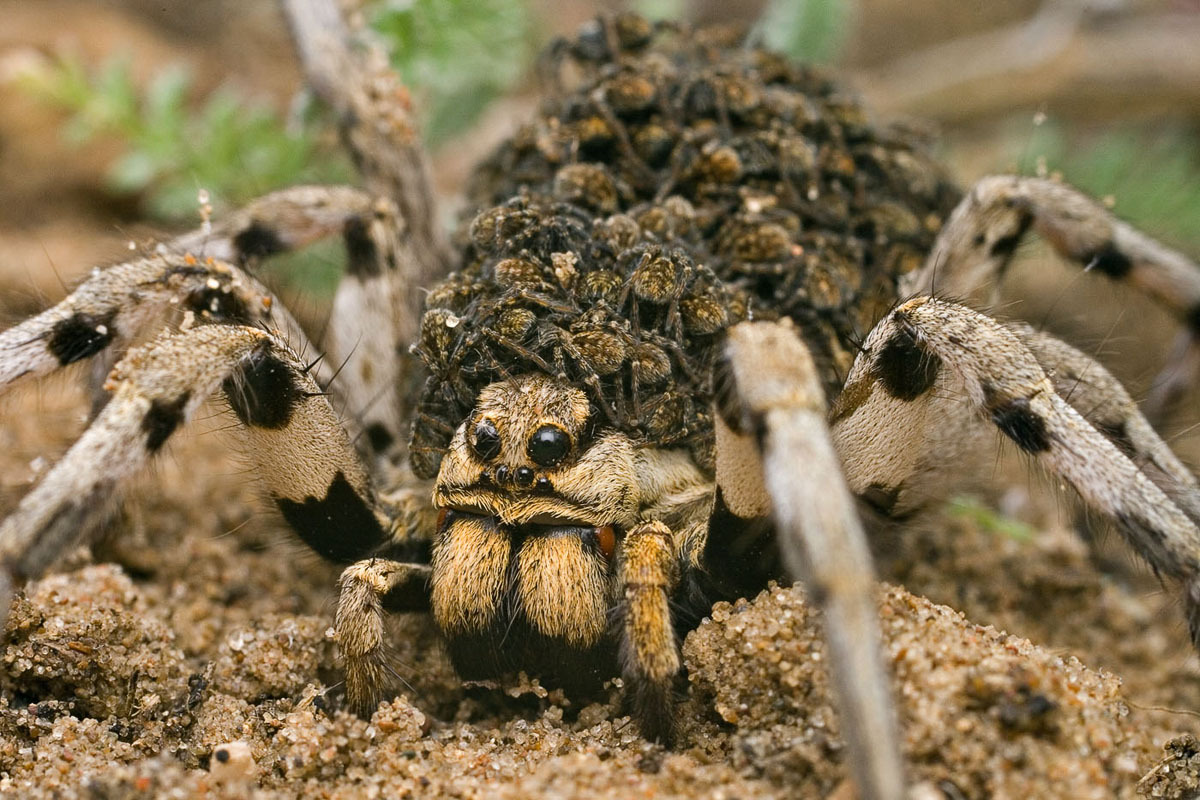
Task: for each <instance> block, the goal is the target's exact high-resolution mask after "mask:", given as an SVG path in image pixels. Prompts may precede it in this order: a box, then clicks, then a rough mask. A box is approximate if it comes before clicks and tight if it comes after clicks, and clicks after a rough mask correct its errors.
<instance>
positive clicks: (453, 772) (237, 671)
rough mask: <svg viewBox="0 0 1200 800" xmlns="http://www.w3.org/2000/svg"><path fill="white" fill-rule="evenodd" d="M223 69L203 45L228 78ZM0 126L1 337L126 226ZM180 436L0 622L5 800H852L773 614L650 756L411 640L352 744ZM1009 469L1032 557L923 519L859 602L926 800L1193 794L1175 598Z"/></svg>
mask: <svg viewBox="0 0 1200 800" xmlns="http://www.w3.org/2000/svg"><path fill="white" fill-rule="evenodd" d="M22 5H23V4H21V3H16V2H0V18H4V19H6V23H5V26H4V27H5V29H6V31H9V32H10V33H9V35H8V38H5V36H4V35H0V64H2V63H4V61H3V59H4V57H6V56H11V55H12V54H13V53H14V52H15V49H16V48H17V46H16V45H14V44H13V43H14V42H17V43H22V44H20V47H25V46H27V45H28V44H29V42H30V41H31V38H30V37H32V36H33V34H30V33H29V31H30V30H35V31H36V30H41V26H39V25H38V24H36V22H35V21H31V22H29V23H28V24H27V26H26V36H25V38H24V39H22V38H21V34H20V33H18V32H17V29H18V26H17V21H18V17H17V16H13V15H14V14H17V12H18V9H19V8H20V7H21V6H22ZM97 5H99V4H97ZM147 5H155V4H147ZM225 5H226V6H232V4H231V3H226V4H225ZM87 7H88V5H87V4H78V3H75V4H72V3H62V4H61V9H60V14H59V17H58V18H59V19H60V21H61V24H60V25H59V26H58V27H57V28H56V31H58V32H59V33H60V34H61V35H64V36H69V35H71V31H72V30H75V31H76V34H77V35H78V36H79V38H80V39H81V40H83V41H91V40H92V39H94V38H95V37H97V36H100V35H101V34H103V33H104V32H105V31H112V32H113V33H111V36H113V37H115V38H117V39H121V37H126V36H132V35H143V34H144V35H145V36H147V37H150V38H152V39H153V41H152V42H150V43H147V44H146V45H145V47H144V48H143V47H141V46H140V45H139V51H143V50H144V52H147V53H151V54H154V53H157V54H159V55H156V56H153V58H159V57H160V56H162V52H163V51H162V50H160V49H156V48H158V47H159V46H160V45H161V46H163V47H169V48H171V51H172V52H188V48H187V46H186V45H184V44H181V43H180V41H181V40H183V39H185V38H186V37H182V36H178V37H176V38H174V39H172V37H171V36H170V35H169V34H164V33H163V32H162V31H161V30H160V29H158V28H155V29H153V30H151V29H150V28H148V27H146V26H144V25H142V23H140V22H136V20H137V19H140V18H137V17H135V16H134V15H132V14H130V13H128V12H126V11H123V10H122V8H121V6H120V5H119V4H105V5H104V6H103V9H104V10H103V11H97V12H96V13H97V14H99V15H100V16H97V17H90V18H89V17H88V16H87V15H86V14H84V15H83V16H82V17H81V16H80V14H79V13H78V12H79V10H80V9H81V8H87ZM110 18H111V19H117V20H118V22H116V23H113V24H112V25H111V26H107V23H105V25H101V24H100V22H97V20H100V21H104V20H109V19H110ZM42 19H44V18H42ZM121 20H124V22H121ZM130 20H134V21H133V22H130ZM10 23H11V24H10ZM202 23H203V20H199V19H198V20H194V21H193V22H192V23H189V24H194V25H201V24H202ZM215 27H216V26H215V25H214V28H215ZM263 30H264V31H266V32H267V33H264V34H263V35H264V36H267V37H268V40H269V41H275V40H273V39H270V38H269V35H268V34H269V26H266V27H264V29H263ZM130 31H132V32H133V33H130ZM85 34H88V35H85ZM89 36H91V37H92V38H91V39H89ZM164 41H165V42H166V43H167V44H166V45H162V43H163V42H164ZM97 47H99V45H97ZM265 49H266V51H267V54H266V55H265V56H264V58H266V59H267V60H268V61H269V60H270V59H271V57H272V56H271V47H270V46H267V47H265ZM243 51H245V52H249V50H248V49H247V48H244V47H243V48H238V47H235V46H234V45H232V44H231V45H229V50H228V52H229V53H230V54H231V55H230V56H229V57H230V58H234V57H240V56H238V54H239V53H242V52H243ZM97 52H100V50H99V49H97ZM162 57H165V56H162ZM246 58H247V59H249V61H253V57H252V56H246ZM274 58H275V60H276V61H278V59H279V56H278V53H277V52H276V53H275V56H274ZM253 70H254V67H252V66H245V67H244V70H243V71H244V72H247V73H251V72H253ZM268 82H269V81H268ZM2 83H3V82H2V81H0V84H2ZM273 85H274V86H275V87H276V88H277V89H280V90H281V91H285V90H283V89H281V88H280V87H283V86H290V85H293V81H292V80H291V78H288V80H286V81H281V82H280V83H277V84H273ZM0 111H2V113H0V144H2V145H3V146H2V147H0V187H3V188H2V189H0V207H3V208H4V209H5V210H4V212H3V214H0V217H2V220H0V313H3V314H5V315H6V316H8V317H10V318H15V317H17V316H19V315H22V314H25V313H30V312H31V311H33V310H36V309H38V308H41V307H43V306H44V305H45V304H46V303H47V302H49V301H51V300H53V299H54V298H57V297H59V296H61V294H62V293H63V291H64V290H63V285H64V284H69V283H71V282H72V281H73V280H74V278H75V276H78V275H79V274H81V273H82V272H85V271H86V270H87V269H90V268H91V266H92V265H93V264H95V263H104V262H106V261H110V260H112V259H114V258H118V257H119V256H120V253H121V251H122V247H123V246H124V241H125V240H127V239H128V238H129V236H130V229H129V228H128V224H129V211H128V209H127V208H121V207H111V206H101V205H98V204H97V203H96V198H97V197H99V196H100V195H99V193H98V191H97V188H96V187H97V185H98V184H99V176H100V173H101V167H100V164H101V163H102V162H103V153H98V152H97V151H89V152H88V153H85V154H79V155H71V156H64V155H63V154H62V151H61V150H60V149H59V148H57V146H54V147H52V146H51V144H52V142H50V140H51V139H52V137H51V136H49V135H47V133H46V131H48V130H53V127H54V119H53V118H52V117H47V116H46V114H45V112H44V111H38V110H36V109H33V108H31V107H30V106H28V101H27V100H25V99H22V98H21V97H20V96H19V95H17V94H15V93H13V92H12V91H11V89H6V88H4V87H3V86H2V85H0ZM39 114H40V115H41V116H37V115H39ZM30 115H34V116H30ZM56 153H57V155H56ZM56 272H57V273H61V274H56ZM1097 316H1102V315H1097ZM1160 338H1162V337H1160ZM79 377H80V374H79V372H78V370H73V371H70V374H68V375H67V376H64V377H61V378H54V379H51V380H49V381H46V382H44V383H42V384H41V385H39V386H37V387H32V388H27V389H24V390H22V391H19V392H17V393H16V394H15V395H13V396H10V397H5V398H3V399H0V515H3V514H5V513H7V512H8V511H10V510H11V509H12V508H13V507H14V506H15V504H16V503H17V502H18V500H19V498H20V497H21V496H22V495H23V494H24V493H25V492H26V491H27V490H28V488H29V486H30V484H31V482H32V481H33V480H34V479H35V478H36V476H37V475H38V474H40V473H41V472H42V471H43V470H44V469H45V467H46V465H47V464H48V463H52V462H53V460H54V459H55V458H57V457H58V456H59V455H61V453H62V452H63V451H64V450H65V448H66V447H67V446H68V445H69V443H70V442H71V441H72V440H73V439H74V438H75V437H76V436H77V435H78V434H79V432H80V431H81V430H82V428H83V426H84V424H85V414H86V403H85V401H84V398H83V395H82V393H81V392H80V390H79V388H78V386H79V383H80V381H79V380H78V379H79ZM202 416H205V417H206V418H205V419H203V420H201V421H200V422H199V423H197V424H195V425H193V426H192V428H191V431H190V432H189V433H187V434H184V435H182V436H180V437H178V438H177V440H176V441H175V442H174V443H173V444H172V445H171V446H169V447H168V452H167V453H165V455H164V457H162V458H161V459H160V460H159V461H158V466H157V468H156V469H155V470H154V472H153V474H150V475H147V476H145V477H144V478H143V479H141V480H140V481H139V482H138V483H137V485H136V486H134V487H133V488H132V489H131V490H130V491H129V492H127V493H126V495H125V500H124V502H122V503H121V505H120V506H119V507H118V508H115V509H114V510H113V513H112V516H111V519H110V521H109V522H108V523H107V524H106V525H105V526H103V527H104V537H103V541H101V542H100V543H99V544H98V545H97V546H96V547H95V548H94V553H88V552H83V551H81V552H78V553H75V554H72V555H71V556H69V557H68V558H67V559H66V560H65V561H64V562H63V563H62V564H60V565H59V567H58V568H57V569H56V570H55V573H54V574H53V575H51V576H48V577H47V578H45V579H44V580H41V581H38V582H36V583H34V584H31V585H30V586H28V587H27V588H26V591H25V594H24V596H23V597H22V598H20V599H18V601H17V602H16V604H15V605H14V608H13V613H12V616H11V621H10V624H9V627H8V629H7V631H6V632H5V633H4V638H3V641H2V642H0V796H6V797H22V798H25V797H28V798H40V797H47V798H48V797H103V798H118V797H167V796H177V797H194V796H214V797H256V798H259V797H261V798H271V797H343V798H352V797H353V798H357V797H403V796H408V795H413V796H418V795H419V796H431V797H493V796H499V797H513V798H518V797H519V798H528V797H555V798H561V797H581V798H582V797H603V796H612V797H622V798H626V797H634V796H644V797H651V796H661V797H676V796H678V797H689V798H694V797H701V796H702V797H727V798H733V797H738V798H752V797H782V796H789V797H835V798H839V800H846V799H847V798H850V797H853V796H854V795H853V787H852V784H850V783H849V782H848V781H847V779H846V766H845V764H844V749H843V746H842V744H841V742H840V740H839V738H838V721H837V716H836V713H835V712H834V711H833V709H832V707H831V705H830V700H829V696H828V684H827V677H826V674H825V672H824V669H823V665H824V663H825V662H824V654H825V649H824V645H823V644H822V642H821V639H820V636H819V632H818V631H817V629H816V628H815V627H814V624H813V620H812V613H811V608H810V606H809V605H808V604H807V603H806V601H805V599H804V597H803V595H802V593H800V592H798V591H794V590H790V589H786V590H785V589H779V588H773V589H771V590H768V591H765V592H764V593H763V594H762V595H760V596H759V597H758V598H756V599H753V600H751V601H746V602H739V603H738V604H736V605H733V606H729V605H722V606H718V607H717V608H716V609H714V612H713V615H712V620H711V621H709V622H706V623H704V624H703V625H702V626H701V627H700V628H699V629H698V630H697V631H696V632H694V633H693V634H692V635H691V636H690V637H689V638H688V640H687V642H686V644H685V647H684V653H685V657H686V660H687V664H688V670H689V677H690V686H689V693H688V696H687V698H686V699H685V701H684V702H683V704H682V710H681V719H682V728H683V740H682V744H681V746H680V747H679V748H678V749H677V750H675V751H670V752H668V751H664V750H662V749H661V748H658V747H655V746H652V745H648V744H647V743H646V742H644V741H643V740H642V739H641V738H640V737H638V736H637V734H636V731H635V727H634V726H633V724H632V723H631V722H630V720H629V718H628V717H627V716H625V715H624V713H623V711H622V709H621V707H620V706H619V704H618V703H617V701H616V699H615V698H616V694H617V692H616V691H615V689H614V693H613V699H611V700H610V702H608V703H597V704H592V705H588V706H585V707H582V708H581V707H579V706H578V705H571V704H569V703H567V702H566V701H565V700H564V699H563V698H561V697H557V696H556V695H555V694H553V693H551V694H549V695H547V694H546V693H545V692H544V691H541V690H540V687H537V686H536V685H533V684H531V685H530V686H529V687H528V691H527V692H526V693H524V694H521V695H520V696H518V697H512V696H509V695H508V694H506V693H504V692H501V691H493V690H484V689H469V690H468V689H464V688H463V687H462V686H461V684H460V683H459V681H458V680H457V679H456V678H455V676H454V675H453V673H452V671H451V669H450V667H449V664H448V662H447V660H446V658H445V656H444V654H443V652H442V650H441V647H440V645H439V643H438V638H437V635H436V632H435V631H434V629H433V628H432V626H431V624H430V623H429V621H428V620H426V619H424V618H421V617H398V618H396V619H394V620H393V621H392V627H393V628H394V630H393V631H392V641H393V642H394V643H395V663H396V667H397V671H398V672H399V674H400V675H401V677H403V678H404V680H405V681H407V683H408V684H409V686H410V687H411V688H410V690H408V691H406V692H405V694H404V696H402V697H400V698H398V699H397V700H395V701H393V702H392V703H389V704H386V705H384V706H383V707H381V708H380V709H379V711H377V712H376V714H375V715H374V716H373V718H372V719H371V720H369V721H367V720H360V719H355V718H353V717H350V716H348V715H346V714H345V713H342V712H340V711H338V710H337V709H338V707H339V703H340V699H341V698H340V692H339V687H338V681H339V673H338V665H337V661H336V654H335V652H334V649H333V647H332V646H331V643H330V641H329V638H328V634H327V630H328V627H329V625H330V622H331V619H332V598H333V596H334V582H335V580H336V574H335V572H334V571H333V570H332V569H330V568H329V567H327V566H326V565H324V564H322V563H320V562H318V561H317V560H316V559H315V558H314V557H313V556H311V555H310V554H309V553H307V552H306V551H305V550H304V549H303V548H302V547H301V546H299V545H297V544H296V543H295V542H294V540H293V539H292V538H290V537H289V535H288V534H287V532H286V531H285V529H284V526H283V524H282V522H281V521H280V520H279V519H278V518H277V516H276V515H275V514H274V513H273V512H272V511H270V509H269V507H268V505H267V504H266V503H264V502H262V500H261V499H260V498H259V497H258V493H257V490H256V489H255V487H254V482H253V481H251V480H248V479H247V476H246V475H245V474H244V466H243V464H242V463H241V461H240V460H239V459H238V457H237V456H236V452H237V450H236V442H235V437H233V436H229V435H228V434H227V433H225V432H224V431H223V429H224V428H227V427H230V426H231V424H232V420H231V418H230V417H229V416H228V415H227V414H226V413H224V412H221V411H220V410H218V409H214V410H213V411H212V413H211V414H208V415H202ZM1013 460H1014V462H1016V463H1014V464H1012V465H1007V464H1005V465H1003V466H999V467H997V469H996V470H995V472H994V474H991V475H988V476H985V477H987V478H989V479H991V480H990V483H992V484H994V485H995V486H997V487H1000V488H999V489H995V490H992V491H991V492H990V493H988V496H989V498H990V502H997V503H999V504H1000V505H1001V506H1003V507H1004V508H1005V509H1006V510H1008V511H1009V512H1010V513H1013V514H1015V515H1017V516H1019V517H1020V518H1021V519H1023V520H1025V521H1026V522H1027V523H1029V524H1030V525H1031V526H1032V528H1033V529H1034V530H1035V531H1037V532H1036V534H1035V535H1034V536H1032V537H1031V538H1028V539H1027V538H1024V537H1019V536H1017V537H1014V536H1012V535H1010V534H1006V533H1003V532H1001V531H999V530H994V529H993V528H994V527H995V526H992V525H989V524H987V522H986V520H984V521H979V520H978V519H977V520H976V521H968V520H967V519H966V518H964V517H962V516H957V515H954V514H950V513H945V514H939V515H935V516H934V517H933V518H931V519H929V520H926V521H925V522H924V523H922V524H921V525H919V526H916V527H913V528H908V529H905V530H904V531H900V532H881V533H880V534H878V536H877V537H876V550H877V554H878V556H879V559H880V563H881V572H882V573H883V575H884V577H885V578H886V579H887V580H888V581H891V582H892V583H893V584H896V585H893V586H888V587H885V588H883V589H882V590H881V593H880V608H881V613H882V615H883V621H884V632H885V638H886V641H885V652H886V654H887V656H888V658H889V659H890V661H891V664H892V670H893V675H894V692H895V696H896V697H898V698H899V704H900V713H901V717H902V723H903V730H904V743H905V749H906V754H907V756H908V762H909V764H910V765H911V771H912V776H913V778H914V779H916V780H920V781H923V782H924V783H923V784H922V786H921V791H922V792H924V794H922V795H921V796H923V797H931V798H933V797H947V798H958V797H1001V798H1044V797H1064V798H1067V797H1070V798H1077V797H1078V798H1086V797H1097V798H1106V797H1114V796H1115V797H1135V796H1138V795H1139V791H1140V792H1141V794H1142V795H1144V796H1148V797H1163V798H1186V797H1194V796H1196V794H1197V792H1198V791H1200V745H1198V744H1197V740H1196V738H1194V737H1195V736H1198V735H1200V720H1198V719H1197V715H1196V713H1195V712H1197V711H1200V681H1198V678H1200V661H1198V659H1197V657H1196V655H1195V653H1194V651H1193V650H1192V649H1191V647H1190V645H1189V644H1188V638H1187V633H1186V629H1185V626H1184V624H1183V621H1182V614H1181V613H1180V610H1179V608H1178V604H1177V603H1176V601H1175V597H1174V594H1173V590H1172V589H1171V587H1166V588H1165V589H1164V588H1161V587H1159V585H1158V584H1157V583H1155V582H1154V581H1153V579H1152V578H1150V577H1148V576H1146V575H1145V574H1143V573H1142V572H1140V571H1139V570H1138V569H1137V568H1135V567H1132V566H1131V565H1130V559H1128V558H1126V557H1125V556H1124V550H1123V549H1122V548H1121V547H1120V543H1119V542H1112V543H1109V542H1106V543H1104V545H1103V546H1101V547H1100V548H1098V549H1096V550H1090V549H1089V548H1088V547H1087V546H1085V545H1084V544H1083V543H1082V542H1081V540H1080V539H1079V537H1077V536H1076V535H1075V534H1074V533H1073V532H1072V531H1070V530H1069V529H1068V528H1067V526H1066V525H1064V524H1063V523H1062V522H1061V521H1060V520H1059V514H1058V513H1057V510H1056V507H1055V506H1056V502H1057V501H1056V500H1055V499H1054V498H1053V497H1050V498H1047V497H1045V496H1043V494H1042V493H1041V492H1040V491H1037V490H1033V491H1030V490H1029V489H1028V482H1027V480H1026V479H1025V478H1024V472H1025V470H1024V466H1025V465H1024V464H1022V463H1020V461H1019V460H1018V459H1013ZM1008 486H1016V487H1017V488H1016V489H1008V490H1005V489H1004V487H1008ZM1064 505H1065V504H1064ZM898 585H903V586H904V587H906V588H898ZM926 597H927V598H929V599H924V598H926ZM938 603H944V604H946V605H937V604H938ZM960 612H961V613H960ZM964 614H965V616H963V615H964ZM968 620H969V621H968ZM981 625H993V626H995V627H981ZM1001 630H1003V631H1008V632H1009V633H1001V632H1000V631H1001ZM1009 634H1012V635H1009ZM1021 637H1029V639H1031V640H1033V641H1034V642H1037V643H1039V644H1038V645H1034V644H1031V643H1030V641H1029V640H1027V639H1025V638H1021ZM1164 747H1165V748H1166V749H1165V750H1164ZM1164 759H1165V760H1164ZM1139 782H1140V783H1139Z"/></svg>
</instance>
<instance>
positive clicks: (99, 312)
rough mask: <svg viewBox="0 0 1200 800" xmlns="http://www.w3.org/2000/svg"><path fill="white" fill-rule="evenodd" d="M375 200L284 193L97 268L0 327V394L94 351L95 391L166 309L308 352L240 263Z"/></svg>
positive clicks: (318, 232) (367, 211)
mask: <svg viewBox="0 0 1200 800" xmlns="http://www.w3.org/2000/svg"><path fill="white" fill-rule="evenodd" d="M375 205H376V204H375V202H374V201H372V199H371V198H370V197H369V196H368V195H366V194H364V193H363V192H361V191H359V190H357V189H350V188H345V187H317V186H304V187H297V188H293V189H286V190H284V191H280V192H276V193H274V194H270V195H266V196H265V197H262V198H260V199H259V200H256V201H254V202H253V203H251V204H250V205H248V206H246V207H245V208H243V209H241V210H239V211H236V212H234V213H232V214H230V215H229V216H228V217H226V218H225V219H223V220H221V221H219V222H217V223H216V224H214V225H213V226H212V229H211V230H208V229H203V228H202V229H198V230H196V231H193V232H191V233H187V234H184V235H182V236H179V237H178V238H176V239H174V240H172V241H169V242H165V243H164V244H162V245H161V246H160V247H159V248H158V252H157V253H156V254H155V255H152V256H148V257H145V258H139V259H136V260H133V261H128V262H125V263H122V264H114V265H112V266H110V267H106V268H103V269H96V270H94V271H93V272H92V275H91V276H90V277H89V278H88V279H87V280H86V281H84V282H83V283H82V284H80V285H79V286H78V287H77V288H76V289H75V290H74V291H73V292H71V294H69V295H68V296H67V297H66V298H64V299H63V300H62V301H60V302H59V303H58V304H57V305H55V306H53V307H51V308H49V309H47V310H46V311H43V312H42V313H41V314H38V315H36V316H34V317H31V318H29V319H27V320H25V321H24V322H22V323H20V324H18V325H15V326H13V327H11V328H9V329H7V330H5V331H4V332H2V333H0V391H4V390H6V389H8V388H9V387H10V386H12V385H13V384H15V383H17V382H18V381H20V380H23V379H27V378H32V377H36V376H39V375H44V374H46V373H49V372H52V371H54V370H56V369H58V368H59V367H63V366H66V365H68V364H72V363H74V362H76V361H82V360H84V359H88V358H93V357H96V356H101V358H100V360H99V364H100V365H101V366H99V367H98V368H97V369H96V370H94V375H96V376H98V379H97V380H96V381H94V382H95V383H96V384H97V387H98V386H99V385H100V384H102V383H103V382H104V380H105V379H106V378H107V376H108V371H109V370H108V367H111V364H112V363H115V361H116V358H117V357H119V354H120V352H121V350H122V348H123V346H124V345H127V344H128V343H129V342H131V341H132V340H134V339H135V338H136V337H137V336H138V334H139V333H141V332H142V330H143V329H144V328H145V327H146V326H147V325H149V324H150V323H151V322H153V321H154V320H155V319H156V317H157V316H158V315H159V314H161V312H163V311H164V310H165V309H166V308H168V307H177V308H179V309H180V310H182V311H184V312H189V311H190V312H192V313H193V314H194V315H196V316H197V317H199V318H201V319H204V320H211V321H215V322H230V323H237V324H242V325H263V326H265V327H267V328H269V329H273V330H281V331H283V333H284V335H285V336H286V337H287V339H288V341H289V343H290V344H291V345H292V347H293V348H294V349H296V350H298V351H300V352H302V353H308V352H312V350H313V348H312V347H311V346H310V345H309V344H308V342H307V340H306V338H305V335H304V332H303V330H302V329H301V328H300V325H299V324H298V323H297V322H296V321H295V320H294V319H292V317H291V315H290V314H289V313H288V311H287V309H285V308H284V307H283V306H282V304H280V303H279V302H278V301H277V299H276V298H275V297H274V296H273V295H272V294H271V292H270V291H268V290H267V289H266V288H265V287H263V286H262V284H260V283H259V282H258V281H257V280H256V279H255V278H254V277H252V276H251V275H249V274H247V272H246V271H245V270H244V269H243V268H242V267H244V266H246V265H249V264H253V263H255V262H257V261H258V260H259V259H260V258H262V257H265V256H269V255H274V254H276V253H280V252H284V251H286V250H290V249H293V248H296V247H302V246H304V245H307V244H309V243H311V242H313V241H315V240H317V239H320V238H324V237H326V236H329V235H331V234H337V233H341V232H342V231H343V229H344V228H345V227H346V224H347V220H350V219H361V218H370V217H371V216H373V215H374V214H375V211H374V208H375ZM364 269H365V268H364ZM106 363H107V366H104V365H105V364H106ZM333 369H334V368H333V367H331V366H330V365H329V364H317V365H316V367H315V370H316V371H315V373H314V374H315V376H316V378H317V379H318V380H319V381H321V382H322V383H325V382H327V381H328V379H329V378H330V377H331V376H332V374H333Z"/></svg>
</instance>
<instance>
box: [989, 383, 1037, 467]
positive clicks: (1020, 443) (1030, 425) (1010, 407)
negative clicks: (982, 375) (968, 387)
mask: <svg viewBox="0 0 1200 800" xmlns="http://www.w3.org/2000/svg"><path fill="white" fill-rule="evenodd" d="M983 394H984V398H985V402H986V403H987V409H988V413H990V414H991V416H992V422H994V423H995V424H996V427H997V428H999V429H1000V430H1001V431H1002V432H1003V433H1004V435H1005V436H1007V437H1008V438H1010V439H1012V440H1013V441H1014V442H1016V443H1017V447H1020V448H1021V449H1022V450H1024V451H1025V452H1026V453H1030V454H1036V453H1044V452H1046V451H1047V450H1049V449H1050V442H1051V441H1052V438H1051V435H1050V431H1048V430H1047V429H1046V420H1044V419H1042V418H1041V417H1040V416H1038V414H1037V412H1036V411H1034V410H1033V409H1032V408H1030V405H1029V398H1028V397H1002V396H1001V395H1000V394H999V393H998V392H997V391H996V389H995V388H993V387H992V386H991V385H990V384H987V383H985V384H983Z"/></svg>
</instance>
